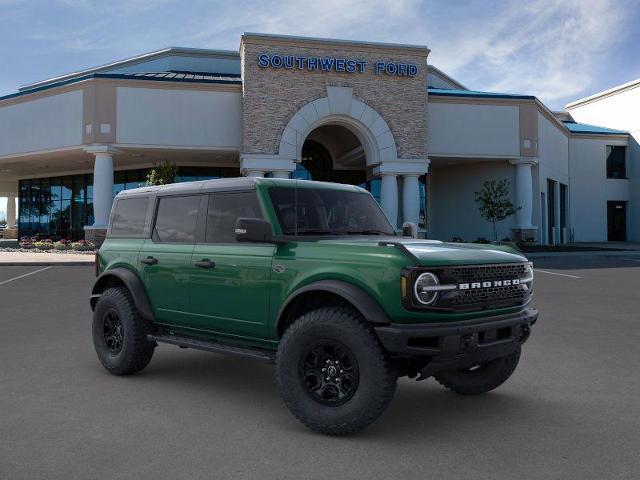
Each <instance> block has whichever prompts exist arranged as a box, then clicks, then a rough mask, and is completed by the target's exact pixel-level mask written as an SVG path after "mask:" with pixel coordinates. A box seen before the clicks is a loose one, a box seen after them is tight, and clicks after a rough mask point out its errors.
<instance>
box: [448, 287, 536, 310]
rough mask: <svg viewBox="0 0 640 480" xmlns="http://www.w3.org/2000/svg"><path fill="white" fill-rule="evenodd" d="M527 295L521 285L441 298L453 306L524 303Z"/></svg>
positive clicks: (466, 292) (465, 291) (460, 293)
mask: <svg viewBox="0 0 640 480" xmlns="http://www.w3.org/2000/svg"><path fill="white" fill-rule="evenodd" d="M528 296H529V293H528V291H527V290H525V289H524V287H523V286H521V285H515V286H509V287H492V288H483V289H480V290H463V291H456V292H453V295H450V297H451V298H443V299H442V300H443V302H448V303H450V304H451V305H453V306H457V305H474V304H492V303H495V302H509V303H511V302H517V303H522V302H524V301H525V300H526V299H527V297H528Z"/></svg>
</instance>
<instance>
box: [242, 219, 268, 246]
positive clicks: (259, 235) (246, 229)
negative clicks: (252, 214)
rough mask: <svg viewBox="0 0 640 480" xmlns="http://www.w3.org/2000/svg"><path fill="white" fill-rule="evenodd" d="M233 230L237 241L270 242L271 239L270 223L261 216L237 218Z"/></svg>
mask: <svg viewBox="0 0 640 480" xmlns="http://www.w3.org/2000/svg"><path fill="white" fill-rule="evenodd" d="M235 232H236V240H237V241H238V242H253V243H270V242H272V241H273V229H272V228H271V224H270V223H269V222H267V221H266V220H263V219H262V218H245V217H240V218H238V220H236V230H235Z"/></svg>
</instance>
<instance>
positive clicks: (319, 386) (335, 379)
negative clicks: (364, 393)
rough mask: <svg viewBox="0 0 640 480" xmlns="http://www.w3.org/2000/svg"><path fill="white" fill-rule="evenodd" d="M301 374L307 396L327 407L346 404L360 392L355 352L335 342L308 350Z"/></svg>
mask: <svg viewBox="0 0 640 480" xmlns="http://www.w3.org/2000/svg"><path fill="white" fill-rule="evenodd" d="M300 371H301V375H302V381H303V384H304V387H305V388H306V390H307V393H308V394H309V395H310V396H311V398H313V399H314V400H315V401H317V402H319V403H321V404H323V405H327V406H332V407H335V406H338V405H342V404H344V403H346V402H348V401H349V400H350V399H351V398H352V397H353V395H354V394H355V392H356V390H357V389H358V382H359V379H360V375H359V371H358V362H357V360H356V358H355V356H354V355H353V353H351V350H349V349H348V348H347V347H346V346H345V345H343V344H342V343H340V342H337V341H334V340H322V341H320V342H317V343H315V344H313V345H312V346H311V347H310V348H308V349H307V350H306V351H305V353H304V355H303V356H302V362H301V368H300Z"/></svg>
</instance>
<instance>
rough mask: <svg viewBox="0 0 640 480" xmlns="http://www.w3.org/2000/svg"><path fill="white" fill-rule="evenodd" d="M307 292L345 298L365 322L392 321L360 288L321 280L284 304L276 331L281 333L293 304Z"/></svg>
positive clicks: (339, 282) (384, 322)
mask: <svg viewBox="0 0 640 480" xmlns="http://www.w3.org/2000/svg"><path fill="white" fill-rule="evenodd" d="M307 292H329V293H333V294H335V295H338V296H340V297H342V298H344V299H345V300H346V301H347V302H349V303H350V304H351V305H353V306H354V307H355V308H356V309H357V310H358V311H359V312H360V314H362V316H363V317H364V319H365V320H367V321H368V322H371V323H375V324H389V323H391V321H390V320H389V317H388V316H387V314H386V313H385V312H384V310H383V309H382V307H381V306H380V305H379V304H378V302H377V301H375V300H374V299H373V298H371V296H370V295H369V294H368V293H367V292H365V291H364V290H362V289H361V288H360V287H358V286H356V285H354V284H352V283H348V282H344V281H341V280H319V281H316V282H312V283H309V284H307V285H305V286H304V287H301V288H299V289H297V290H295V291H294V292H293V293H291V294H290V295H289V296H288V297H287V299H286V300H285V301H284V302H283V304H282V306H281V307H280V311H279V312H278V317H277V320H276V331H277V332H279V331H280V327H281V326H282V322H284V321H286V314H285V313H286V312H287V309H288V307H290V306H291V305H292V302H294V301H295V300H296V298H298V297H299V296H300V295H304V294H305V293H307Z"/></svg>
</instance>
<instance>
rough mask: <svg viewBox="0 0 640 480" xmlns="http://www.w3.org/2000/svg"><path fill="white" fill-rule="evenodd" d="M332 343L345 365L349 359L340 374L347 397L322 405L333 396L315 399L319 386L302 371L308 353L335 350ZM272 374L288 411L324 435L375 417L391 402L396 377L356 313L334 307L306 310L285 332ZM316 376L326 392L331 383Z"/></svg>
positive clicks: (350, 428)
mask: <svg viewBox="0 0 640 480" xmlns="http://www.w3.org/2000/svg"><path fill="white" fill-rule="evenodd" d="M332 345H335V346H336V347H335V348H337V349H338V351H341V352H348V355H347V354H345V355H346V356H345V357H342V361H343V363H345V364H346V365H348V363H349V362H348V361H347V360H346V358H347V356H348V357H351V358H352V359H353V360H354V361H352V362H351V367H350V368H348V367H345V368H347V370H348V371H351V372H352V373H353V376H352V377H350V380H349V378H346V379H344V378H343V380H344V381H346V382H349V381H350V384H349V385H350V387H351V388H350V389H349V391H350V393H349V395H345V396H344V398H342V399H341V400H335V403H334V404H327V403H326V402H329V401H333V400H325V399H323V398H319V395H320V394H319V393H317V392H319V391H320V389H316V390H315V391H312V390H313V388H312V387H309V384H308V382H309V376H308V371H307V369H308V368H309V367H308V366H309V359H310V358H311V359H312V360H314V359H315V357H316V356H317V355H315V353H309V352H310V351H312V352H316V351H318V349H319V350H320V352H321V354H322V355H323V354H324V353H326V351H328V352H335V351H336V350H332V348H333V347H331V346H332ZM338 355H339V354H338ZM320 356H321V355H320ZM329 358H330V357H329ZM324 361H327V360H322V362H324ZM311 363H314V361H312V362H311ZM336 365H337V363H336ZM354 367H355V370H353V369H354ZM356 373H357V378H355V377H356V375H355V374H356ZM275 375H276V381H277V384H278V388H279V390H280V395H281V396H282V398H283V400H284V402H285V404H286V405H287V407H288V408H289V410H291V412H292V413H293V415H294V416H295V417H296V418H297V419H298V420H300V421H301V422H302V423H303V424H305V425H306V426H307V427H309V428H311V429H312V430H315V431H317V432H320V433H323V434H328V435H346V434H350V433H354V432H357V431H359V430H362V429H363V428H365V427H366V426H367V425H369V424H370V423H372V422H373V421H374V420H376V419H377V418H378V417H379V416H380V415H381V414H382V413H383V412H384V410H385V409H386V408H387V406H388V405H389V403H390V402H391V399H392V398H393V394H394V393H395V389H396V383H397V379H398V373H397V370H396V368H395V366H394V364H393V363H392V362H391V361H390V360H389V359H388V358H387V355H386V354H385V351H384V350H383V348H382V346H381V345H380V343H379V341H378V339H377V337H376V336H375V334H374V332H373V331H372V329H371V328H370V327H369V326H368V325H367V324H366V323H365V322H364V320H363V319H362V318H361V317H360V315H358V314H357V312H354V311H352V310H349V309H347V308H339V307H329V308H321V309H319V310H314V311H312V312H309V313H306V314H304V315H302V316H301V317H300V318H298V319H297V320H296V321H295V322H294V323H293V324H292V325H291V326H290V327H289V328H288V329H287V330H286V332H285V334H284V336H283V337H282V340H281V341H280V345H279V347H278V352H277V356H276V368H275ZM327 375H328V374H327ZM336 375H340V374H339V373H337V374H336ZM322 376H323V377H324V374H322ZM335 378H338V377H335ZM321 380H322V383H323V388H326V389H327V390H326V391H328V392H330V393H331V384H330V383H326V384H325V382H324V380H323V379H321ZM344 381H343V383H342V384H341V385H342V386H343V387H344V385H345V382H344ZM337 391H338V390H337V389H336V392H337ZM341 393H342V391H341Z"/></svg>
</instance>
